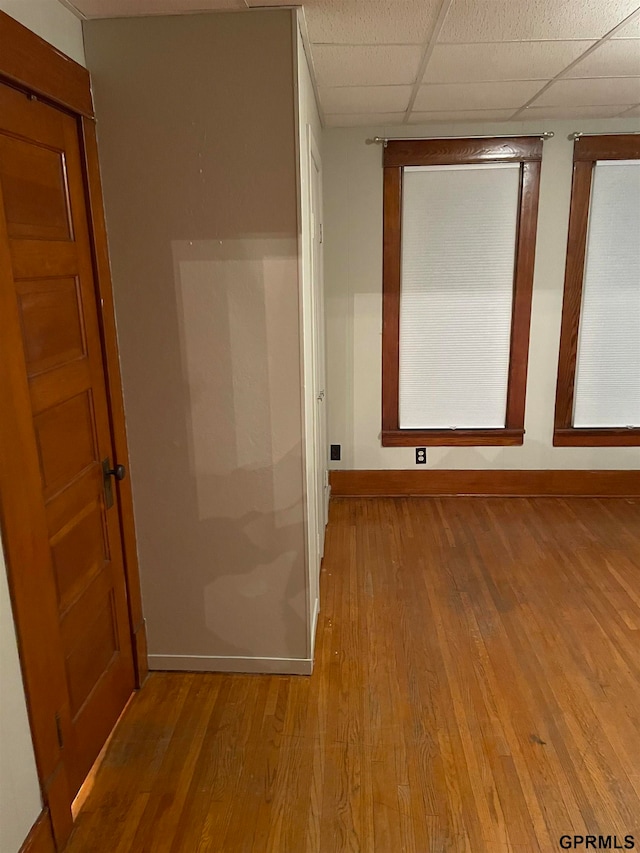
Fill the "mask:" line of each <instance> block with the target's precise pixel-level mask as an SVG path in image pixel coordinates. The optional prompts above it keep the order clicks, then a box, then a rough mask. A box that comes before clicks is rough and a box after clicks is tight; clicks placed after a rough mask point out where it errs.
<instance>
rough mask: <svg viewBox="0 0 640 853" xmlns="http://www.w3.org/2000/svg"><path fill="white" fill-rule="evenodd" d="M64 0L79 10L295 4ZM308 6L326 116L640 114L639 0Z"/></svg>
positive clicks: (430, 118)
mask: <svg viewBox="0 0 640 853" xmlns="http://www.w3.org/2000/svg"><path fill="white" fill-rule="evenodd" d="M61 2H64V4H65V5H67V6H71V7H73V8H74V9H75V10H76V11H77V13H78V14H79V16H80V17H85V18H94V17H96V18H105V17H118V16H122V15H150V14H180V13H189V12H197V11H207V10H220V11H223V10H229V11H231V10H236V11H237V10H239V9H247V8H260V7H264V6H280V7H283V6H284V7H286V6H291V5H292V4H291V0H61ZM303 7H304V12H305V18H306V25H307V32H308V45H309V49H310V53H311V58H312V64H313V68H314V76H315V82H316V84H317V94H318V100H319V104H320V106H321V110H322V112H323V113H324V120H325V124H326V125H328V126H353V125H373V124H378V125H380V124H381V125H385V126H387V125H394V124H395V125H400V124H406V123H415V122H421V123H425V122H438V121H444V122H448V123H450V122H455V121H467V122H468V121H480V122H482V121H501V120H510V119H516V120H525V119H527V118H534V117H535V118H536V119H538V118H541V119H545V118H548V119H559V118H566V119H571V118H612V117H615V116H625V117H633V116H638V115H640V4H639V0H606V2H605V0H306V2H304V4H303ZM305 41H306V39H305Z"/></svg>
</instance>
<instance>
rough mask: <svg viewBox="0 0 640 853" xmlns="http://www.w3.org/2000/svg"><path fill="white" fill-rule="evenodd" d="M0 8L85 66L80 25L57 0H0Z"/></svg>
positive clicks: (71, 13)
mask: <svg viewBox="0 0 640 853" xmlns="http://www.w3.org/2000/svg"><path fill="white" fill-rule="evenodd" d="M0 9H1V10H2V11H3V12H6V13H7V14H8V15H11V17H12V18H15V19H16V21H20V23H21V24H24V26H25V27H28V28H29V29H30V30H31V31H32V32H34V33H36V34H37V35H39V36H40V37H41V38H43V39H44V40H45V41H48V42H49V44H52V45H54V46H55V47H57V48H58V50H60V51H62V53H65V54H66V55H67V56H70V57H71V59H75V61H76V62H79V63H80V64H81V65H84V64H85V59H84V47H83V44H82V22H81V21H80V19H79V18H76V16H75V15H74V14H73V12H70V11H69V9H67V8H66V7H65V6H63V5H62V3H60V2H59V0H0Z"/></svg>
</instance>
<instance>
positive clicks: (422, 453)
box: [416, 447, 427, 465]
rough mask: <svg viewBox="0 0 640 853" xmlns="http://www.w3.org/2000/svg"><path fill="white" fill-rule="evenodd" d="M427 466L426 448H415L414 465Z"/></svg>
mask: <svg viewBox="0 0 640 853" xmlns="http://www.w3.org/2000/svg"><path fill="white" fill-rule="evenodd" d="M426 464H427V448H426V447H416V465H426Z"/></svg>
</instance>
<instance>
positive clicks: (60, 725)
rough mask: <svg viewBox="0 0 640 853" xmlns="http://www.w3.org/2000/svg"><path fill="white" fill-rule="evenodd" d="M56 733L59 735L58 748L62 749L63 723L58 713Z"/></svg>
mask: <svg viewBox="0 0 640 853" xmlns="http://www.w3.org/2000/svg"><path fill="white" fill-rule="evenodd" d="M56 733H57V735H58V746H59V747H60V749H62V748H63V746H64V738H63V737H62V723H61V722H60V714H59V713H58V712H57V711H56Z"/></svg>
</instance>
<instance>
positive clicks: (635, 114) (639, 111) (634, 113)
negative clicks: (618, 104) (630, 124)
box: [622, 104, 640, 118]
mask: <svg viewBox="0 0 640 853" xmlns="http://www.w3.org/2000/svg"><path fill="white" fill-rule="evenodd" d="M622 118H640V104H636V106H635V107H631V109H630V110H627V111H626V112H625V113H624V115H623V116H622Z"/></svg>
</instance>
